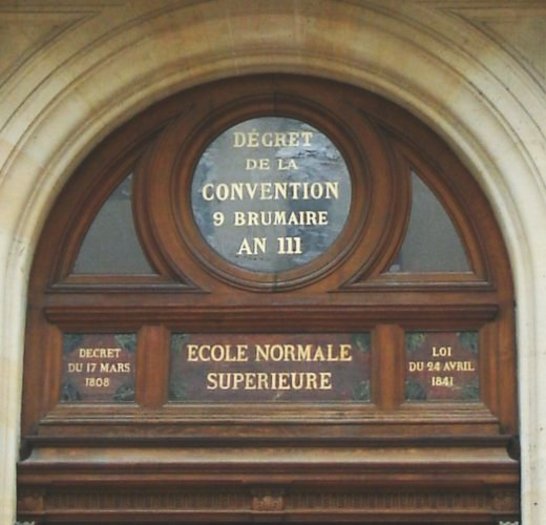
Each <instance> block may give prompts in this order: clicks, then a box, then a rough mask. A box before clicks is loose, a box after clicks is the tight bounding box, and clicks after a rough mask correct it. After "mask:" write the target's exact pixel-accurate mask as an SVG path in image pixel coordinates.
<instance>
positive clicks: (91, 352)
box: [78, 348, 121, 359]
mask: <svg viewBox="0 0 546 525" xmlns="http://www.w3.org/2000/svg"><path fill="white" fill-rule="evenodd" d="M120 353H121V348H80V349H79V351H78V356H79V357H80V359H117V358H118V357H119V354H120Z"/></svg>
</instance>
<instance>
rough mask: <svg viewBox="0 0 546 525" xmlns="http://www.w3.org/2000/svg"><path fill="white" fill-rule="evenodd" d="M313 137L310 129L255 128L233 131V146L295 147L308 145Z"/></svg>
mask: <svg viewBox="0 0 546 525" xmlns="http://www.w3.org/2000/svg"><path fill="white" fill-rule="evenodd" d="M312 138H313V132H312V131H285V132H282V131H274V132H273V131H264V132H259V131H257V130H255V129H253V130H252V131H249V132H243V131H234V132H233V147H234V148H245V147H246V148H258V147H259V146H263V147H264V148H286V147H288V148H297V147H299V146H310V145H311V139H312Z"/></svg>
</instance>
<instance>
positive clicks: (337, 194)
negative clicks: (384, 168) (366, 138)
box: [191, 117, 352, 274]
mask: <svg viewBox="0 0 546 525" xmlns="http://www.w3.org/2000/svg"><path fill="white" fill-rule="evenodd" d="M351 193H352V192H351V179H350V175H349V171H348V169H347V165H346V163H345V160H344V159H343V157H342V155H341V153H340V151H339V150H338V148H337V147H336V146H335V145H334V143H333V142H332V141H331V140H330V139H329V138H328V137H327V136H326V135H325V134H324V133H322V132H321V131H319V130H318V129H316V128H314V127H313V126H311V125H309V124H307V123H305V122H302V121H300V120H295V119H291V118H282V117H260V118H256V119H251V120H247V121H244V122H241V123H240V124H237V125H235V126H233V127H231V128H229V129H227V130H226V131H224V132H223V133H222V134H220V135H219V136H218V137H217V138H216V139H215V140H214V141H213V142H212V143H211V144H210V145H209V146H208V147H207V148H206V150H205V151H204V153H203V155H202V156H201V158H200V160H199V162H198V164H197V166H196V169H195V172H194V176H193V180H192V188H191V204H192V212H193V216H194V219H195V222H196V224H197V227H198V229H199V231H200V232H201V234H202V236H203V238H204V239H205V241H206V242H207V244H208V245H209V246H210V247H211V248H212V249H213V250H214V251H215V252H216V253H217V254H219V255H220V256H221V257H223V258H224V259H225V260H227V261H228V262H229V263H231V264H234V265H236V266H238V267H240V268H243V269H246V270H250V271H253V272H262V273H273V274H274V273H277V272H282V271H287V270H291V269H294V268H297V267H299V266H302V265H305V264H307V263H309V262H311V261H313V260H314V259H316V258H317V257H319V256H320V255H322V254H323V253H324V252H325V251H326V250H328V248H330V247H331V246H332V245H333V243H334V242H335V241H336V239H337V238H338V236H339V234H340V233H341V231H342V230H343V228H344V226H345V224H346V222H347V218H348V216H349V211H350V206H351Z"/></svg>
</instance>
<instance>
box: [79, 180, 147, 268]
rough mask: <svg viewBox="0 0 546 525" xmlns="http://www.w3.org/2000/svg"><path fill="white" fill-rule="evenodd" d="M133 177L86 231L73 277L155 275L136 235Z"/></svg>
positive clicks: (125, 181)
mask: <svg viewBox="0 0 546 525" xmlns="http://www.w3.org/2000/svg"><path fill="white" fill-rule="evenodd" d="M132 182H133V176H132V175H129V176H128V177H127V178H126V179H125V180H124V181H123V182H122V183H121V184H120V185H119V186H118V187H117V188H116V189H115V191H114V192H113V193H112V194H111V195H110V197H108V199H107V200H106V202H105V203H104V204H103V206H102V208H101V209H100V211H99V213H98V214H97V216H96V217H95V219H94V221H93V223H92V224H91V227H90V228H89V230H88V232H87V234H86V236H85V238H84V240H83V243H82V246H81V248H80V252H79V254H78V257H77V259H76V264H75V265H74V270H73V273H75V274H123V275H128V274H154V273H155V272H154V270H153V269H152V268H151V266H150V264H149V263H148V261H147V260H146V257H145V255H144V253H143V251H142V247H141V246H140V243H139V241H138V237H137V234H136V230H135V226H134V220H133V212H132V208H131V197H132Z"/></svg>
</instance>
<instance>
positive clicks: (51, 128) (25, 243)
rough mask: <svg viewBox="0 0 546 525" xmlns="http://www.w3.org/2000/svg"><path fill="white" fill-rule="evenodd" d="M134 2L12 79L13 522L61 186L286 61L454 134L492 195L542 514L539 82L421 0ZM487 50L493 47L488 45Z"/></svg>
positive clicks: (2, 314)
mask: <svg viewBox="0 0 546 525" xmlns="http://www.w3.org/2000/svg"><path fill="white" fill-rule="evenodd" d="M122 11H123V9H121V8H119V7H116V6H111V7H105V8H104V9H103V10H102V11H97V12H96V13H95V14H94V15H93V16H89V14H88V13H87V14H86V13H82V14H81V16H74V19H73V20H72V19H71V20H70V21H69V22H67V29H66V30H65V32H64V33H63V34H62V38H61V37H60V38H58V39H57V40H56V41H53V42H51V43H49V44H48V45H47V46H44V47H42V48H40V49H39V50H37V51H36V52H35V53H34V54H32V55H31V56H30V57H29V58H28V59H27V61H26V62H25V63H24V64H23V65H22V66H21V67H20V68H19V69H18V70H16V71H15V72H14V73H13V74H12V76H11V77H9V78H8V79H7V81H6V82H5V83H4V85H3V86H2V90H3V91H4V92H5V93H7V98H6V99H5V100H6V102H7V103H6V107H8V106H9V108H10V110H9V111H8V115H7V116H8V118H6V119H5V125H4V127H3V131H2V139H1V142H0V192H1V194H2V197H3V201H4V202H3V204H2V208H3V215H4V217H5V218H4V220H3V224H2V232H1V237H0V260H1V261H2V265H3V268H4V272H3V273H2V276H1V277H0V289H2V290H3V297H2V302H1V303H0V338H1V339H0V347H1V352H2V355H1V357H2V369H3V370H2V375H3V380H2V387H1V389H2V391H1V392H0V400H1V401H0V403H1V406H2V413H3V414H5V415H3V416H2V424H1V425H0V427H1V428H2V434H1V435H0V443H1V444H2V447H0V448H2V449H3V450H5V451H6V452H5V458H6V459H5V463H4V464H3V469H4V475H3V485H2V486H1V487H0V507H2V508H3V509H5V510H3V511H2V512H3V513H4V514H0V516H2V518H3V519H4V520H5V522H6V523H11V522H12V521H13V513H14V507H15V505H14V500H15V493H14V491H15V488H14V487H15V482H14V480H15V477H14V476H15V474H14V472H15V469H14V465H15V461H16V457H17V441H18V439H17V435H18V431H17V427H18V416H19V404H20V394H19V392H20V385H21V376H22V348H23V335H22V334H23V326H24V312H25V309H26V279H27V276H28V273H29V268H30V264H31V262H32V255H33V250H34V246H35V244H36V242H37V239H38V237H39V234H40V230H41V225H42V224H43V221H44V220H45V217H46V216H47V213H48V210H49V209H50V207H51V206H52V203H53V202H54V199H55V196H56V195H57V193H58V191H59V189H60V187H61V186H62V185H63V183H64V181H65V180H66V179H67V178H68V177H69V175H70V173H71V172H72V171H73V169H74V167H75V166H76V165H77V164H78V163H79V161H80V160H81V159H82V158H83V156H84V155H85V154H86V152H88V151H89V150H90V149H91V148H92V147H93V146H94V145H95V144H96V143H97V142H98V141H100V139H101V138H102V137H104V136H106V134H107V133H108V131H110V130H112V129H113V128H115V127H116V126H118V125H120V124H121V123H122V122H123V121H125V120H126V119H128V118H129V116H131V115H133V114H135V113H136V112H137V111H138V110H140V109H142V108H144V107H146V106H148V105H150V104H151V103H152V102H154V101H156V100H159V99H161V98H162V97H164V96H166V95H168V94H170V93H174V92H176V91H178V90H180V89H182V88H184V87H188V86H191V85H197V84H199V83H201V82H203V81H206V80H212V79H215V78H222V77H228V76H234V75H239V74H243V73H250V72H254V73H256V72H266V71H267V72H274V71H278V72H298V73H313V74H315V75H319V76H325V77H328V78H332V79H338V80H343V81H344V82H347V83H352V84H355V85H358V86H361V87H365V88H367V89H370V90H372V91H376V92H378V93H381V94H382V95H383V96H385V97H387V98H390V99H391V100H394V101H396V102H397V103H399V104H400V105H402V106H405V107H406V108H407V109H409V110H410V111H411V112H413V113H414V114H416V115H417V116H419V117H420V118H421V119H423V120H425V121H426V122H427V123H428V124H429V125H431V127H433V128H434V129H435V130H436V131H437V132H438V133H439V134H440V135H442V136H443V137H444V139H446V140H447V141H448V143H450V144H451V146H452V147H453V148H454V149H455V150H456V151H457V152H458V154H459V155H460V157H461V158H462V159H463V160H464V162H465V163H466V164H467V166H468V167H469V169H470V170H471V171H472V172H473V173H474V175H475V176H476V179H477V180H478V181H479V182H480V184H481V186H482V187H483V189H484V191H485V192H486V194H487V195H488V197H489V199H490V201H491V203H492V206H493V208H494V209H495V212H496V214H497V218H498V221H499V223H500V225H501V228H502V229H503V232H504V235H505V238H506V242H507V246H508V249H509V251H510V257H511V261H512V265H513V269H514V278H515V283H516V295H517V299H518V338H519V341H518V343H519V348H520V364H519V368H520V378H519V381H520V385H521V391H520V392H521V393H520V396H521V397H520V413H521V419H522V436H523V470H524V476H523V479H524V486H523V492H524V498H523V506H524V519H526V520H528V522H529V523H533V522H535V521H534V520H537V519H538V516H539V515H540V512H541V508H540V507H541V505H543V502H540V503H541V505H539V504H537V505H535V502H537V503H538V502H539V500H538V497H539V492H542V493H544V491H546V479H544V476H545V475H544V474H541V473H540V471H541V470H542V471H545V469H543V468H541V467H542V466H543V465H541V464H540V462H539V452H538V449H537V446H538V441H539V435H540V427H541V425H543V424H544V423H546V421H545V420H544V416H541V415H540V410H541V404H540V399H541V398H544V397H545V394H546V392H544V389H545V388H546V387H544V386H541V384H540V381H539V377H538V375H537V372H536V371H537V370H539V369H540V368H541V366H542V365H543V361H544V359H545V358H544V357H541V356H540V353H539V351H538V349H539V345H540V342H541V341H542V340H544V338H545V336H546V328H545V327H544V324H542V325H541V324H540V322H539V319H538V314H539V312H541V311H544V310H545V307H546V305H545V304H544V303H545V301H546V300H545V299H544V297H546V294H545V293H543V292H545V291H546V275H545V274H544V270H543V268H542V267H541V258H543V253H544V251H543V250H544V249H543V246H544V240H543V232H544V231H545V229H546V215H545V209H546V206H545V202H544V200H545V199H544V197H545V188H544V180H543V179H542V178H541V176H540V169H541V168H542V169H544V166H545V165H546V161H545V158H544V151H543V145H544V137H543V135H542V134H541V130H540V124H539V123H540V122H541V121H542V122H544V121H546V119H545V118H544V116H545V115H544V113H545V111H544V98H543V94H542V95H541V92H540V89H539V87H538V86H536V85H534V84H533V83H532V82H531V80H530V78H529V76H528V75H527V73H526V72H525V71H524V70H523V68H521V67H520V66H519V65H518V64H517V62H516V61H515V60H514V59H513V58H512V57H511V56H509V55H508V54H507V53H505V52H504V50H502V49H501V48H500V47H498V46H495V45H494V43H493V42H491V41H490V40H489V39H488V38H487V37H486V36H485V35H484V34H483V33H480V32H479V31H476V30H474V29H472V28H471V27H470V26H469V25H468V24H465V22H464V20H462V19H461V18H458V17H454V16H451V15H449V13H447V12H441V11H436V12H433V11H431V10H427V9H426V8H425V7H423V6H421V7H419V6H418V5H412V7H411V8H409V7H406V4H405V5H404V7H398V6H397V7H396V8H389V7H388V6H387V7H385V5H384V3H383V2H381V1H379V0H377V1H376V0H371V1H369V2H365V3H362V2H353V1H350V0H343V1H342V2H327V1H325V2H313V1H303V2H296V1H287V2H260V3H256V4H254V3H253V4H252V5H251V6H248V5H245V4H244V3H241V2H235V1H231V0H228V1H221V0H210V1H204V2H182V3H174V4H171V3H168V4H165V5H163V4H161V5H160V7H158V8H153V7H150V4H149V3H147V2H139V3H135V7H134V9H133V11H131V12H130V13H129V15H128V14H127V13H123V12H122ZM107 20H109V22H107ZM101 24H106V29H100V28H101ZM462 32H464V33H465V35H467V39H466V40H461V39H460V34H461V33H462ZM97 35H99V36H97ZM483 48H485V49H487V55H488V56H487V57H484V55H480V57H478V58H476V57H475V56H473V53H472V52H473V50H475V49H483ZM541 417H542V420H541ZM531 487H533V491H531ZM526 522H527V521H526Z"/></svg>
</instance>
